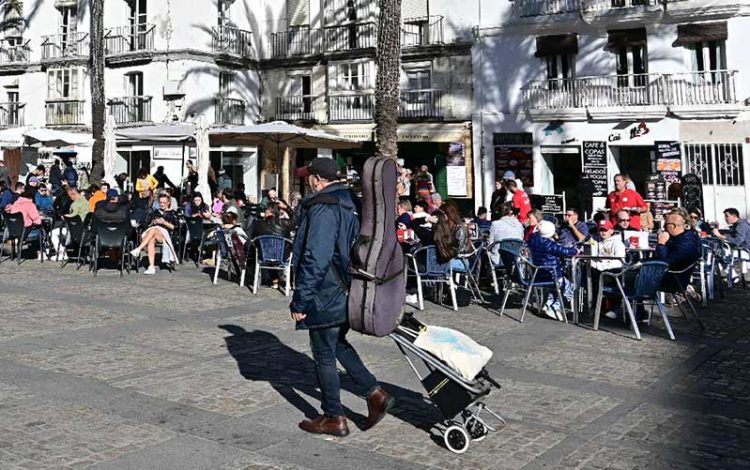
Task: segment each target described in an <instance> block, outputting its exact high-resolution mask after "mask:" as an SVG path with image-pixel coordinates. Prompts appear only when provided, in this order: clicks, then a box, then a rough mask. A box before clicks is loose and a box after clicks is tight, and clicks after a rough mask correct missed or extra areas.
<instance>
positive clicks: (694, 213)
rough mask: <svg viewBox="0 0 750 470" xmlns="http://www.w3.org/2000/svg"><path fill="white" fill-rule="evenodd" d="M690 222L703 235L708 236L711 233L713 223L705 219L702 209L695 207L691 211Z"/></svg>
mask: <svg viewBox="0 0 750 470" xmlns="http://www.w3.org/2000/svg"><path fill="white" fill-rule="evenodd" d="M689 215H690V223H691V224H692V225H693V226H694V227H695V229H696V230H697V231H699V232H701V236H706V235H708V234H709V233H711V225H710V224H709V223H708V222H706V221H705V220H704V219H703V213H702V212H701V210H700V209H698V208H694V209H693V210H691V211H690V213H689Z"/></svg>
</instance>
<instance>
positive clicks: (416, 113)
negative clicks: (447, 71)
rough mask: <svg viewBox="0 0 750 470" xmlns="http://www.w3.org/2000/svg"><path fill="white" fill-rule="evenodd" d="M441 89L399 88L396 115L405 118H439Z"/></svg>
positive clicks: (440, 114) (440, 112) (440, 113)
mask: <svg viewBox="0 0 750 470" xmlns="http://www.w3.org/2000/svg"><path fill="white" fill-rule="evenodd" d="M442 98H443V92H442V91H441V90H401V105H400V106H399V109H398V116H399V117H401V118H406V119H423V118H427V119H429V118H433V119H441V118H442V117H443V110H442V107H441V100H442Z"/></svg>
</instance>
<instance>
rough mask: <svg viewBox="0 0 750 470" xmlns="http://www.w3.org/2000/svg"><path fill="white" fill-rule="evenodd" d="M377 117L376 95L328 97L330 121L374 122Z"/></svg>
mask: <svg viewBox="0 0 750 470" xmlns="http://www.w3.org/2000/svg"><path fill="white" fill-rule="evenodd" d="M374 117H375V95H373V94H369V93H356V94H348V95H336V96H329V97H328V119H329V120H330V121H372V119H373V118H374Z"/></svg>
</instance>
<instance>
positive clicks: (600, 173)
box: [581, 166, 608, 197]
mask: <svg viewBox="0 0 750 470" xmlns="http://www.w3.org/2000/svg"><path fill="white" fill-rule="evenodd" d="M581 179H582V180H583V181H582V183H584V184H582V185H581V187H582V188H587V189H588V190H590V191H591V194H590V195H588V196H590V197H602V196H606V195H607V180H608V177H607V167H596V166H590V167H587V168H584V169H583V174H582V175H581Z"/></svg>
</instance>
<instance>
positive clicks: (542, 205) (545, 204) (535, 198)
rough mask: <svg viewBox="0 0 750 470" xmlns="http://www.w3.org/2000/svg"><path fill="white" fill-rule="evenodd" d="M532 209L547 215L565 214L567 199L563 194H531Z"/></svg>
mask: <svg viewBox="0 0 750 470" xmlns="http://www.w3.org/2000/svg"><path fill="white" fill-rule="evenodd" d="M529 199H530V200H531V207H533V208H534V209H539V210H540V211H542V212H544V213H547V214H564V213H565V197H564V196H563V195H562V194H529Z"/></svg>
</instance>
